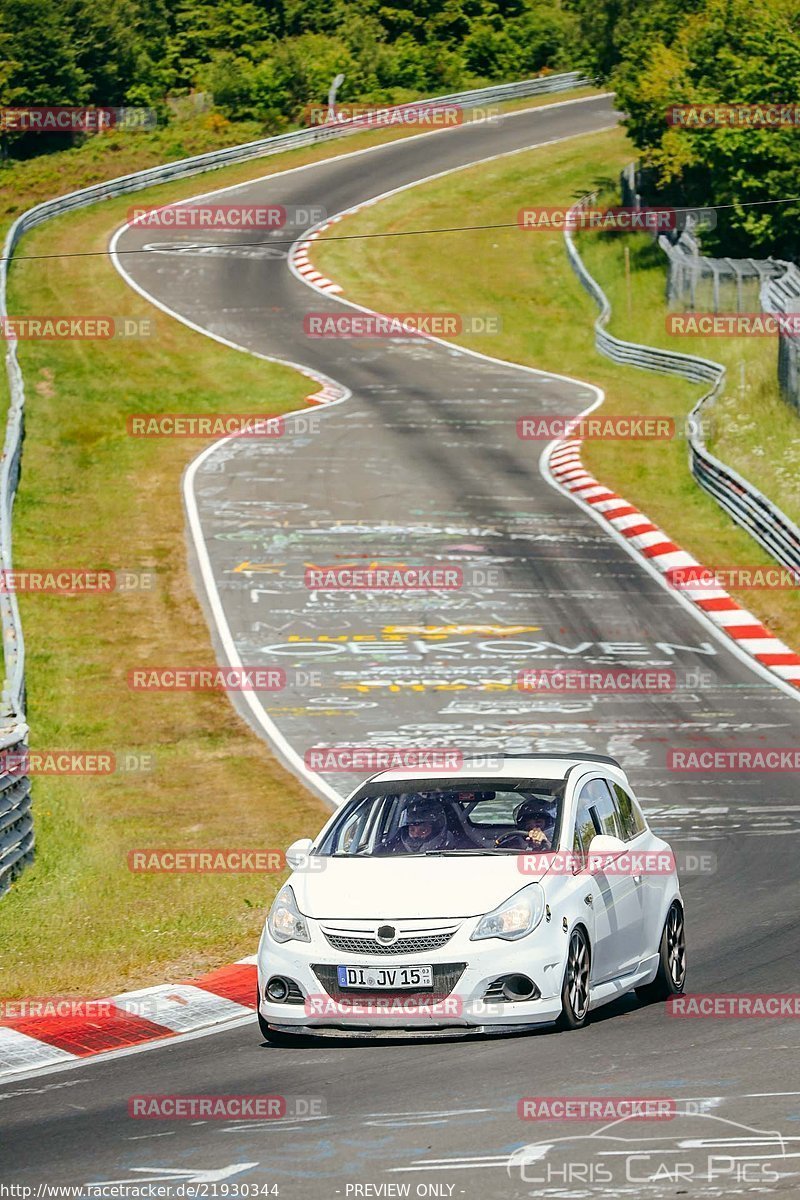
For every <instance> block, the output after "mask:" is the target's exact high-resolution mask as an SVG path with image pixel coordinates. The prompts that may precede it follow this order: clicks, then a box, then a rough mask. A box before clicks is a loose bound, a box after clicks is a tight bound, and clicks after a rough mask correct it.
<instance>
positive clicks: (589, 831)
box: [572, 789, 599, 864]
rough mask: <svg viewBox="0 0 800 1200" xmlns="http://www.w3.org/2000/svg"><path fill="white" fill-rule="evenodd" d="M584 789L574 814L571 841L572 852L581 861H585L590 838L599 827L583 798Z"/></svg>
mask: <svg viewBox="0 0 800 1200" xmlns="http://www.w3.org/2000/svg"><path fill="white" fill-rule="evenodd" d="M585 790H586V789H584V790H583V791H582V792H581V794H580V797H579V799H578V811H577V813H576V815H575V837H574V838H573V841H572V850H573V853H574V854H575V855H576V856H577V858H578V859H579V860H580V862H581V863H584V864H585V862H586V856H587V854H588V853H589V846H590V844H591V841H592V838H593V837H594V836H595V834H596V833H599V829H598V827H597V825H596V824H595V822H594V820H593V818H592V814H591V811H590V809H589V806H588V804H587V802H586V800H585V799H584V795H585Z"/></svg>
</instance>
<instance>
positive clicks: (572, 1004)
mask: <svg viewBox="0 0 800 1200" xmlns="http://www.w3.org/2000/svg"><path fill="white" fill-rule="evenodd" d="M590 966H591V950H590V947H589V938H588V937H587V935H586V931H585V930H584V929H583V928H582V927H581V926H580V925H577V926H576V927H575V929H573V931H572V933H571V934H570V939H569V946H568V948H567V962H566V965H565V967H564V983H563V984H562V987H561V1016H560V1017H559V1018H558V1020H557V1021H556V1028H557V1029H563V1030H567V1029H581V1028H583V1026H584V1025H585V1024H586V1022H587V1020H588V1019H589V970H590Z"/></svg>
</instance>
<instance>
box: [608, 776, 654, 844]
mask: <svg viewBox="0 0 800 1200" xmlns="http://www.w3.org/2000/svg"><path fill="white" fill-rule="evenodd" d="M611 786H612V787H613V789H614V794H615V796H616V798H617V808H618V810H619V815H620V820H621V822H622V828H623V829H624V830H625V835H624V836H625V841H626V842H629V841H630V840H631V838H635V837H638V835H639V834H640V833H644V831H645V829H646V828H647V826H646V825H645V822H644V817H643V816H642V813H641V809H640V808H639V805H638V804H637V803H636V801H635V800H634V799H633V798H632V797H631V796H629V795H628V793H627V792H626V791H625V789H624V788H621V787H620V786H619V784H618V783H613V784H612V785H611Z"/></svg>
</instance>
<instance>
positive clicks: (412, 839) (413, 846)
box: [400, 795, 447, 850]
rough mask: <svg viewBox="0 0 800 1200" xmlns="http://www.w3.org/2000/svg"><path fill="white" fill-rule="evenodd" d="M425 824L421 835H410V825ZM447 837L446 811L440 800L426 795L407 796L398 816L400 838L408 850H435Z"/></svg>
mask: <svg viewBox="0 0 800 1200" xmlns="http://www.w3.org/2000/svg"><path fill="white" fill-rule="evenodd" d="M419 825H426V826H428V830H429V831H428V832H426V833H425V835H424V836H423V837H420V836H419V835H417V836H412V834H411V828H410V827H411V826H419ZM446 837H447V813H446V811H445V807H444V805H443V804H442V802H441V800H436V799H433V798H430V797H427V796H420V795H416V796H411V797H409V799H408V801H407V803H406V807H405V811H404V813H403V815H402V817H401V818H400V840H401V841H402V842H403V844H404V845H405V846H406V848H407V849H409V850H435V849H437V848H438V847H439V846H440V845H441V844H442V843H443V842H444V840H445V838H446Z"/></svg>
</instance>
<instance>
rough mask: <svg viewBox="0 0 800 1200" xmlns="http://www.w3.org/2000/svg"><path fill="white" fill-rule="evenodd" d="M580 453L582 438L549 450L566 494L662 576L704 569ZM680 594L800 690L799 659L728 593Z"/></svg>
mask: <svg viewBox="0 0 800 1200" xmlns="http://www.w3.org/2000/svg"><path fill="white" fill-rule="evenodd" d="M580 451H581V442H580V440H578V439H575V440H572V441H560V442H557V443H555V445H554V446H553V447H552V448H551V450H550V453H549V456H548V466H549V468H550V473H551V474H552V476H553V478H554V479H555V481H556V482H557V483H558V485H559V486H560V488H561V489H562V490H563V491H565V492H567V493H568V494H569V495H570V496H571V497H572V499H573V500H576V501H577V502H578V503H579V504H581V505H583V506H584V507H585V508H588V509H591V510H593V511H594V512H596V513H600V514H601V515H602V516H603V517H604V518H605V519H606V520H607V521H608V523H609V525H611V526H612V528H613V529H615V530H616V531H617V533H619V534H621V535H622V537H624V538H625V539H626V540H627V542H628V545H629V546H630V547H631V548H632V549H633V550H636V551H637V552H638V553H639V554H640V555H641V556H642V557H643V558H646V559H647V560H648V562H650V563H652V565H653V566H654V567H655V568H656V570H658V571H659V572H661V574H664V575H666V573H667V572H668V571H673V570H675V568H676V567H702V564H701V563H699V562H698V561H697V559H696V558H693V557H692V555H691V554H689V553H687V551H686V550H682V549H681V548H680V546H678V545H676V544H675V542H673V541H672V540H671V539H670V538H669V537H668V536H667V534H665V533H664V532H663V530H661V529H659V528H658V526H657V525H654V524H653V522H652V521H651V520H650V519H649V517H647V516H645V514H644V513H642V512H640V511H639V510H638V508H635V507H634V506H633V505H632V504H629V503H628V502H627V500H625V499H623V497H622V496H620V495H618V494H617V493H616V492H612V491H611V490H610V489H609V488H607V487H606V486H605V484H602V483H600V482H599V481H598V480H597V479H595V478H594V476H593V475H591V474H590V473H589V472H588V471H587V470H586V468H585V467H584V466H583V463H582V462H581V455H580ZM679 590H680V594H681V595H682V596H685V597H686V599H687V600H690V601H691V602H692V603H693V604H694V605H695V606H696V607H697V608H698V609H700V611H701V612H702V613H703V614H704V615H705V616H706V617H707V618H708V619H709V620H711V621H713V623H714V624H715V625H716V626H717V627H718V628H719V629H721V630H722V632H723V633H725V634H727V636H728V637H730V638H732V639H733V640H734V641H735V642H736V643H737V645H738V646H740V647H741V648H742V649H743V650H745V651H746V652H747V653H748V654H750V655H751V656H752V657H753V658H754V659H755V660H756V662H758V663H760V664H761V666H762V667H766V668H767V669H768V670H770V671H772V672H773V673H774V674H775V675H777V676H778V677H779V678H780V679H782V680H784V681H785V682H786V683H789V684H791V685H792V686H793V687H796V688H800V655H798V654H796V653H795V652H794V650H792V649H790V647H789V646H787V645H786V644H785V643H784V642H782V641H781V640H780V639H779V638H776V637H775V636H774V634H772V633H770V631H769V629H767V628H766V627H765V626H764V625H762V624H761V621H760V620H759V619H758V617H756V616H754V615H753V614H752V613H751V612H748V611H747V609H746V608H743V607H742V606H741V604H738V603H737V601H736V600H734V599H733V598H732V597H731V596H730V595H728V593H727V592H726V591H725V589H724V588H709V587H705V586H704V587H697V588H692V587H681V588H680V589H679Z"/></svg>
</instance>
